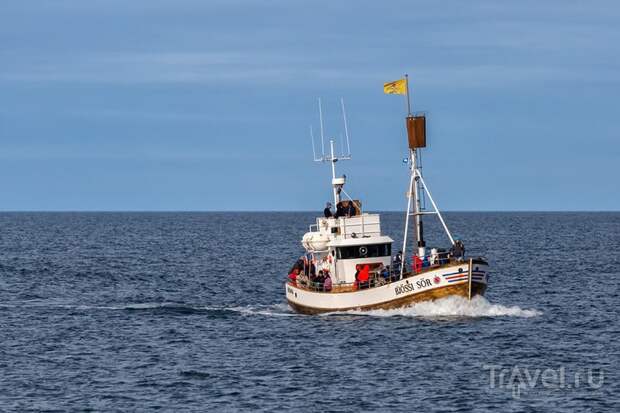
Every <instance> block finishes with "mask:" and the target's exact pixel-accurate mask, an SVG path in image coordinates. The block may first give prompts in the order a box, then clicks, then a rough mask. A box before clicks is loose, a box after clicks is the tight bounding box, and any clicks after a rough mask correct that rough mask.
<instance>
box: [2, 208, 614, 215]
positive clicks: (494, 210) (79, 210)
mask: <svg viewBox="0 0 620 413" xmlns="http://www.w3.org/2000/svg"><path fill="white" fill-rule="evenodd" d="M310 212H315V213H317V214H321V213H322V211H319V210H314V209H308V210H306V209H299V210H293V209H289V210H276V209H273V210H271V209H253V210H250V209H247V210H243V209H239V210H223V209H222V210H219V209H204V210H199V209H14V210H10V209H7V210H3V209H0V214H3V213H310ZM364 212H368V213H386V212H387V213H392V212H397V213H402V214H404V213H405V211H404V210H395V209H384V210H371V211H364ZM441 212H443V213H452V212H457V213H462V212H476V213H498V212H500V213H502V212H505V213H515V212H523V213H531V212H535V213H546V212H548V213H580V212H581V213H600V212H620V209H488V210H487V209H478V210H474V209H461V210H456V209H453V210H443V211H441Z"/></svg>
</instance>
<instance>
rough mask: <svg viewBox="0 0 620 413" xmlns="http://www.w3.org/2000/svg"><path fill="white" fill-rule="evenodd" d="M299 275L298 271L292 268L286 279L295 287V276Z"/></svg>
mask: <svg viewBox="0 0 620 413" xmlns="http://www.w3.org/2000/svg"><path fill="white" fill-rule="evenodd" d="M298 275H299V270H298V269H297V268H294V269H293V270H292V271H291V273H290V274H289V275H288V279H289V280H290V281H291V282H292V283H293V284H295V285H297V276H298Z"/></svg>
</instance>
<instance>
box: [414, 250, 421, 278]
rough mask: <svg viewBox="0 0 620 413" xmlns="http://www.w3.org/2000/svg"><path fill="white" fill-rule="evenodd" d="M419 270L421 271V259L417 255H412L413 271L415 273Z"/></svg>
mask: <svg viewBox="0 0 620 413" xmlns="http://www.w3.org/2000/svg"><path fill="white" fill-rule="evenodd" d="M420 271H422V259H421V258H420V257H418V256H417V255H414V256H413V272H414V273H416V274H417V273H419V272H420Z"/></svg>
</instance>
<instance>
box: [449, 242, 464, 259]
mask: <svg viewBox="0 0 620 413" xmlns="http://www.w3.org/2000/svg"><path fill="white" fill-rule="evenodd" d="M450 253H451V254H452V256H453V257H454V258H456V259H457V260H459V261H462V260H463V257H464V256H465V245H464V244H463V241H461V240H460V239H457V240H456V241H454V245H453V246H452V248H450Z"/></svg>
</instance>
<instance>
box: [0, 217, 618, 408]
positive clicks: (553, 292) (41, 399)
mask: <svg viewBox="0 0 620 413" xmlns="http://www.w3.org/2000/svg"><path fill="white" fill-rule="evenodd" d="M313 220H314V214H308V213H252V214H245V213H3V214H0V334H1V335H0V345H1V346H0V371H1V373H2V374H1V375H0V410H2V411H28V410H33V411H68V410H69V411H74V410H80V411H81V410H95V411H133V410H149V411H150V410H163V411H217V410H227V411H238V410H246V411H259V410H264V411H274V410H276V411H283V410H287V411H288V410H292V411H351V412H357V411H561V412H574V411H593V412H602V411H609V412H617V411H619V409H620V403H619V400H620V396H619V394H620V393H619V391H620V386H619V385H618V374H617V371H618V369H619V368H620V344H619V340H620V322H619V321H620V319H619V310H618V306H619V305H620V300H619V295H618V294H619V288H618V287H619V286H620V214H619V213H451V214H450V213H449V214H447V221H448V224H449V225H450V226H451V228H452V229H453V231H454V232H455V233H456V234H457V235H458V236H460V237H461V238H462V239H463V240H464V241H465V244H466V247H467V250H468V253H469V252H471V253H473V254H481V255H484V256H486V257H488V258H489V260H490V262H491V265H492V273H491V274H492V275H491V281H490V287H489V290H488V293H487V298H486V300H476V301H475V302H472V303H467V302H465V301H463V300H456V299H447V300H442V301H440V302H436V303H433V304H420V305H418V306H415V307H413V308H410V309H406V310H396V311H387V312H386V311H377V312H372V313H370V314H355V313H347V314H339V315H327V316H299V315H295V314H293V313H292V312H290V310H289V309H288V308H287V306H286V304H285V301H284V291H283V285H282V282H283V279H284V277H285V274H286V271H287V270H288V268H289V267H290V265H291V264H292V261H293V260H294V259H295V258H296V257H297V256H299V254H301V252H302V250H301V246H300V242H299V241H300V239H301V236H302V235H303V233H304V232H305V231H306V230H307V227H308V224H310V223H312V222H313ZM383 229H384V232H387V233H388V234H389V235H391V236H392V237H393V238H394V239H396V240H400V239H401V236H402V216H401V214H395V213H389V214H386V215H384V218H383ZM426 230H427V233H428V238H429V239H430V240H431V242H433V243H439V242H440V241H441V242H445V241H444V240H443V238H442V237H441V234H440V233H439V232H438V231H437V229H436V228H435V229H434V228H433V226H432V225H428V226H427V227H426ZM543 370H544V371H543ZM537 372H538V374H539V375H537ZM562 372H563V373H562ZM492 374H495V376H494V377H491V375H492ZM500 374H503V378H502V380H500V379H499V375H500ZM540 374H543V375H545V377H546V381H544V382H543V381H542V379H541V376H540ZM554 374H555V376H556V377H555V378H554V377H553V375H554ZM561 375H564V379H563V381H562V380H560V376H561ZM575 375H579V377H583V379H582V380H581V381H580V382H579V383H576V382H575ZM528 380H529V381H528ZM569 387H570V388H569Z"/></svg>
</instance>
